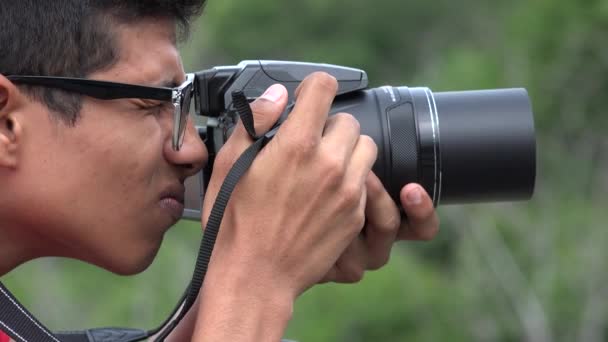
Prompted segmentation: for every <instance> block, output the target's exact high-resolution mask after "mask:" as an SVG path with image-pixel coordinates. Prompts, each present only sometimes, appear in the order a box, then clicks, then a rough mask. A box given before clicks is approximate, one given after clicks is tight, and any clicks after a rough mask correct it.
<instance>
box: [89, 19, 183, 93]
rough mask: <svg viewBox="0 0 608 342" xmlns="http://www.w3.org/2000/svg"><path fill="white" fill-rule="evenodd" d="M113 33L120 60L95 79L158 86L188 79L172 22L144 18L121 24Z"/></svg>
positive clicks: (98, 74) (96, 75)
mask: <svg viewBox="0 0 608 342" xmlns="http://www.w3.org/2000/svg"><path fill="white" fill-rule="evenodd" d="M114 31H115V33H114V35H115V41H116V47H117V53H118V61H117V63H115V64H114V65H113V66H112V67H111V68H109V69H107V70H103V71H101V72H98V73H95V74H93V76H94V77H100V78H101V79H106V80H112V81H115V82H123V83H133V84H142V85H156V86H158V85H167V84H170V83H174V84H179V83H181V82H182V81H183V80H184V79H185V75H184V70H183V66H182V62H181V57H180V55H179V52H178V50H177V47H176V43H175V23H174V22H173V21H171V20H166V19H145V20H142V21H138V22H135V23H129V24H118V25H117V26H116V27H115V29H114Z"/></svg>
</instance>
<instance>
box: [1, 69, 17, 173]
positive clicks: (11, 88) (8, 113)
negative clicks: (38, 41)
mask: <svg viewBox="0 0 608 342" xmlns="http://www.w3.org/2000/svg"><path fill="white" fill-rule="evenodd" d="M21 98H22V95H21V94H20V91H19V89H18V88H17V87H15V85H14V84H13V83H11V82H10V81H9V80H8V79H7V78H6V77H4V76H3V75H0V169H1V168H9V169H15V168H17V165H18V163H19V158H18V152H19V147H20V143H21V140H22V136H23V128H22V123H21V122H20V119H19V117H20V116H19V115H17V113H18V112H19V111H20V109H21V108H22V104H23V101H22V100H21Z"/></svg>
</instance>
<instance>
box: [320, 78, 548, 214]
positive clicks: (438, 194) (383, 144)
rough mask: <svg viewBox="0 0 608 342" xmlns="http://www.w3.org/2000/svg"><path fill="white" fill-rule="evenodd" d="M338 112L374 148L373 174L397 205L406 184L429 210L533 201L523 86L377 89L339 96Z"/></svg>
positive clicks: (532, 155) (531, 141)
mask: <svg viewBox="0 0 608 342" xmlns="http://www.w3.org/2000/svg"><path fill="white" fill-rule="evenodd" d="M343 111H346V112H349V113H351V114H353V115H354V116H355V117H356V118H357V119H358V120H359V122H360V123H361V131H362V134H367V135H369V136H371V137H372V138H373V139H374V141H375V142H376V144H377V145H378V160H377V161H376V164H375V165H374V168H373V170H374V172H375V173H376V174H377V175H378V176H379V178H380V179H381V180H382V182H383V184H384V185H385V187H386V188H387V190H388V191H389V193H390V194H391V196H392V197H393V198H394V199H395V201H399V192H400V190H401V188H402V187H403V186H404V185H406V184H408V183H411V182H416V183H419V184H421V185H422V186H424V188H425V189H426V191H427V192H428V193H429V195H430V196H431V198H432V199H433V203H434V205H435V206H437V205H439V204H440V203H442V204H450V203H471V202H494V201H511V200H524V199H529V198H530V197H531V196H532V193H533V191H534V183H535V176H536V142H535V135H534V120H533V116H532V109H531V105H530V101H529V98H528V94H527V92H526V91H525V90H524V89H494V90H476V91H459V92H438V93H433V92H432V91H431V90H430V89H429V88H423V87H421V88H408V87H381V88H375V89H368V90H365V91H361V92H357V93H354V94H348V95H346V96H341V97H338V98H337V99H336V101H335V102H334V106H333V108H332V113H337V112H343Z"/></svg>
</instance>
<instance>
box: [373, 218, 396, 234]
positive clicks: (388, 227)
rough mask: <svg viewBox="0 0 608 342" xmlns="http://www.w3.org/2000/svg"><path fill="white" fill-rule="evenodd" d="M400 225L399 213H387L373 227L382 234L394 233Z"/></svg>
mask: <svg viewBox="0 0 608 342" xmlns="http://www.w3.org/2000/svg"><path fill="white" fill-rule="evenodd" d="M400 226H401V217H400V216H399V214H395V215H387V216H386V218H385V219H384V221H383V222H381V223H380V224H378V225H377V226H376V227H375V228H376V230H377V231H378V233H380V234H383V235H393V234H396V233H397V231H398V230H399V227H400Z"/></svg>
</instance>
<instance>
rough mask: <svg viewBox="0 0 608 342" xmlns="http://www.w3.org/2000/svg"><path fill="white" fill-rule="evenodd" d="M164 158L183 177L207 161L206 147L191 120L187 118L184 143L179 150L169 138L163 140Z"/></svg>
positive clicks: (194, 172)
mask: <svg viewBox="0 0 608 342" xmlns="http://www.w3.org/2000/svg"><path fill="white" fill-rule="evenodd" d="M163 150H164V151H163V153H164V154H165V158H166V159H167V160H168V161H169V162H170V163H171V164H173V165H175V166H177V167H178V168H179V170H180V172H181V173H182V174H183V177H184V179H185V178H188V177H190V176H193V175H195V174H196V173H197V172H198V171H200V170H201V169H202V168H203V166H204V165H205V163H206V162H207V158H208V153H207V147H206V146H205V144H204V143H203V141H202V140H201V139H200V137H199V135H198V132H197V130H196V128H195V127H194V124H193V123H192V120H190V119H188V123H187V126H186V130H185V132H184V143H183V144H182V147H181V148H180V149H179V151H175V150H174V149H173V144H172V141H171V139H167V140H166V141H165V144H164V147H163Z"/></svg>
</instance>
